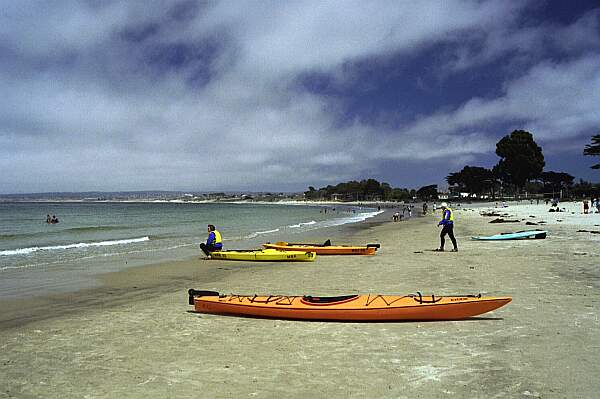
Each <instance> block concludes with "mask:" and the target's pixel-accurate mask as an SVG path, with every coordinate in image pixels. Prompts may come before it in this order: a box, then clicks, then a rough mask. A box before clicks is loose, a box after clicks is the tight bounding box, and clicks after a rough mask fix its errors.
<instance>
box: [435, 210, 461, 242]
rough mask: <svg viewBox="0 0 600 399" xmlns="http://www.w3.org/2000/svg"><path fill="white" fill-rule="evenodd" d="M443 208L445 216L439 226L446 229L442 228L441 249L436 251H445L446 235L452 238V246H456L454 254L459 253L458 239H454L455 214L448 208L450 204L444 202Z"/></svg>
mask: <svg viewBox="0 0 600 399" xmlns="http://www.w3.org/2000/svg"><path fill="white" fill-rule="evenodd" d="M441 208H442V211H443V215H442V220H440V222H439V223H438V226H444V227H442V231H441V232H440V247H439V248H438V249H436V251H438V252H441V251H443V250H444V243H445V242H446V240H445V237H446V234H448V237H450V240H451V241H452V245H453V246H454V249H452V252H458V245H456V238H454V212H452V209H450V208H448V204H447V203H445V202H442V206H441Z"/></svg>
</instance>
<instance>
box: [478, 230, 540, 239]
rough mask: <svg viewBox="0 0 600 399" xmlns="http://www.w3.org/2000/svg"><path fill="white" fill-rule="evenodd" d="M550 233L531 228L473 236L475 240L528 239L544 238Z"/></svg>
mask: <svg viewBox="0 0 600 399" xmlns="http://www.w3.org/2000/svg"><path fill="white" fill-rule="evenodd" d="M547 234H548V232H547V231H545V230H529V231H517V232H516V233H502V234H496V235H493V236H488V237H471V238H472V239H474V240H483V241H497V240H526V239H530V238H533V239H536V238H537V239H543V238H546V235H547Z"/></svg>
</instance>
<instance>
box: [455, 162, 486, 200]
mask: <svg viewBox="0 0 600 399" xmlns="http://www.w3.org/2000/svg"><path fill="white" fill-rule="evenodd" d="M446 181H447V182H448V184H449V185H451V186H456V188H458V189H459V190H461V191H465V192H468V193H469V194H483V193H485V192H489V191H490V190H491V189H492V188H493V185H494V183H495V178H494V174H493V173H492V171H491V170H489V169H486V168H482V167H480V166H465V167H464V168H463V169H462V170H461V171H460V172H455V173H450V174H449V175H448V176H447V177H446Z"/></svg>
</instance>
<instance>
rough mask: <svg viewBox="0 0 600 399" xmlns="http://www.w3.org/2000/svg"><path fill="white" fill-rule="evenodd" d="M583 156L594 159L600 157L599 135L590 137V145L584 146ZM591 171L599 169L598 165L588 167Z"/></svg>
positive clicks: (599, 165)
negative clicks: (593, 157) (589, 156)
mask: <svg viewBox="0 0 600 399" xmlns="http://www.w3.org/2000/svg"><path fill="white" fill-rule="evenodd" d="M583 155H591V156H595V157H599V156H600V134H597V135H595V136H592V144H588V145H586V146H585V148H584V150H583ZM590 168H592V169H600V163H599V164H596V165H593V166H590Z"/></svg>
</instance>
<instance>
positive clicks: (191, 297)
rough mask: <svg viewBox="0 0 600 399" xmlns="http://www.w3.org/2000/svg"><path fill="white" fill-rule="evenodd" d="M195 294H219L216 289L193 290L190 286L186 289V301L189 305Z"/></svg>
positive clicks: (192, 302)
mask: <svg viewBox="0 0 600 399" xmlns="http://www.w3.org/2000/svg"><path fill="white" fill-rule="evenodd" d="M197 296H219V293H218V292H216V291H203V290H195V289H193V288H190V289H189V290H188V303H189V304H190V305H193V304H194V297H197Z"/></svg>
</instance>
